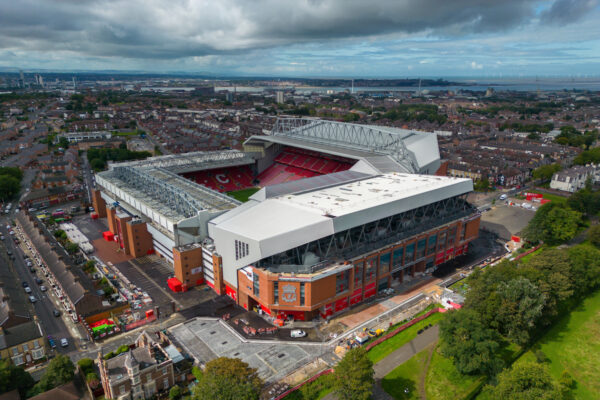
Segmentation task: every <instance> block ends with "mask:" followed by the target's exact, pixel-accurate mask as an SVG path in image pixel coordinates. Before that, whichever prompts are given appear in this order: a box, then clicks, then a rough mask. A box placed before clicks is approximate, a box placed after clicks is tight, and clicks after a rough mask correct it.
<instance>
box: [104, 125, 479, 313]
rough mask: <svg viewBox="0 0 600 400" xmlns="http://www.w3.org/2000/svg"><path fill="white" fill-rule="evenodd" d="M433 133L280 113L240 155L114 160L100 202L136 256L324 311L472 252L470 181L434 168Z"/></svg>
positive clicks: (261, 297)
mask: <svg viewBox="0 0 600 400" xmlns="http://www.w3.org/2000/svg"><path fill="white" fill-rule="evenodd" d="M439 167H440V156H439V151H438V145H437V138H436V135H435V133H429V132H417V131H411V130H403V129H397V128H390V127H383V126H373V125H358V124H348V123H341V122H335V121H324V120H318V119H309V118H280V119H278V120H277V122H276V123H275V125H274V127H273V129H272V131H271V132H270V133H269V134H268V135H263V136H252V137H250V138H248V139H247V140H246V141H245V142H244V144H243V150H242V151H238V150H225V151H214V152H195V153H185V154H175V155H167V156H159V157H152V158H148V159H146V160H142V161H132V162H123V163H113V164H110V165H109V169H108V170H107V171H104V172H100V173H98V174H97V175H96V183H97V185H98V189H97V190H94V191H93V193H92V198H93V205H94V207H95V209H96V211H97V213H98V215H99V216H100V217H101V218H107V222H108V227H109V230H110V232H107V234H110V235H114V238H115V240H116V241H117V242H118V243H119V245H120V247H121V248H122V249H123V251H124V252H125V253H126V254H130V255H132V256H134V257H141V256H144V255H146V254H152V253H156V254H159V255H160V256H161V257H164V258H165V259H166V260H167V261H168V262H169V263H171V264H172V265H173V274H174V278H172V279H171V280H170V282H169V285H170V286H171V288H172V289H173V290H187V288H189V287H192V286H195V285H201V284H206V285H209V286H210V287H211V288H213V289H214V290H215V291H216V292H217V293H219V294H226V295H228V296H230V297H231V298H232V299H233V300H234V301H235V302H236V303H237V304H238V305H240V306H241V307H244V308H245V309H258V308H260V309H262V310H263V311H264V312H265V313H268V314H270V315H281V316H293V317H294V318H295V319H298V320H310V319H313V318H315V317H318V316H320V317H322V318H326V317H328V316H330V315H333V314H335V313H338V312H341V311H343V310H345V309H347V308H348V307H351V306H353V305H355V304H358V303H361V302H363V301H365V300H366V299H369V298H371V297H373V296H375V295H376V294H377V293H378V292H380V291H382V290H385V289H387V288H389V287H390V286H392V285H393V283H394V281H396V282H402V283H407V282H410V281H411V280H413V279H415V277H421V276H423V275H428V274H431V273H433V272H434V271H435V270H436V269H437V268H438V267H439V266H440V265H442V264H444V263H446V262H448V261H449V260H451V259H453V258H455V257H457V256H460V255H463V254H465V253H466V252H467V249H468V245H469V243H470V242H471V241H473V240H474V239H475V238H476V237H477V234H478V231H479V219H480V215H479V213H478V211H477V209H475V208H474V207H473V206H471V205H470V204H469V203H468V202H467V201H466V196H467V194H468V193H469V192H471V191H472V190H473V184H472V181H471V180H470V179H459V178H450V177H445V176H437V175H436V172H437V170H438V168H439Z"/></svg>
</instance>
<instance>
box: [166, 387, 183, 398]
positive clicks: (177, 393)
mask: <svg viewBox="0 0 600 400" xmlns="http://www.w3.org/2000/svg"><path fill="white" fill-rule="evenodd" d="M180 398H181V388H180V387H179V385H175V386H173V387H172V388H171V390H169V399H171V400H179V399H180Z"/></svg>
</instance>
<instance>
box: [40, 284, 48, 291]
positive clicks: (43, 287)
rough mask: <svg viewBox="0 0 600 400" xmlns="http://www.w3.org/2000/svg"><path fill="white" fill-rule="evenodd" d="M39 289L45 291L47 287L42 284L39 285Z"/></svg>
mask: <svg viewBox="0 0 600 400" xmlns="http://www.w3.org/2000/svg"><path fill="white" fill-rule="evenodd" d="M40 290H41V291H42V292H45V291H46V290H48V288H46V286H44V285H42V286H40Z"/></svg>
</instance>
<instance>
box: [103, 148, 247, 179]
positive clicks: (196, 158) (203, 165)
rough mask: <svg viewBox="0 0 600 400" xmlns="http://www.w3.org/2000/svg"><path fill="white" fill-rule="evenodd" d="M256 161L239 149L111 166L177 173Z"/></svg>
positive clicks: (201, 152)
mask: <svg viewBox="0 0 600 400" xmlns="http://www.w3.org/2000/svg"><path fill="white" fill-rule="evenodd" d="M252 163H254V160H253V159H252V157H250V156H249V155H248V154H246V153H244V152H241V151H238V150H219V151H195V152H191V153H183V154H170V155H166V156H158V157H150V158H146V159H145V160H136V161H126V162H120V163H110V164H109V168H113V167H115V166H119V167H125V166H129V167H147V168H149V167H156V168H163V169H166V170H168V171H171V172H173V173H176V174H183V173H185V172H191V171H201V170H205V169H214V168H219V167H234V166H238V165H248V164H252Z"/></svg>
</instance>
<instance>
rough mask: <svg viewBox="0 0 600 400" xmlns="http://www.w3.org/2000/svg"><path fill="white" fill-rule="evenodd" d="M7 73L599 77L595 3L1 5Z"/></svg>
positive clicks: (599, 19)
mask: <svg viewBox="0 0 600 400" xmlns="http://www.w3.org/2000/svg"><path fill="white" fill-rule="evenodd" d="M0 67H11V68H22V69H25V70H34V69H36V68H40V69H50V70H107V69H110V70H136V71H148V72H175V71H182V72H196V73H209V74H215V75H270V76H332V77H336V76H340V77H341V76H346V77H347V76H354V77H360V76H363V77H407V76H445V77H450V76H488V77H499V76H518V75H525V76H533V75H540V76H545V75H563V76H579V75H581V76H584V75H595V76H598V75H600V68H599V67H600V6H599V0H545V1H538V0H211V1H205V0H0Z"/></svg>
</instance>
